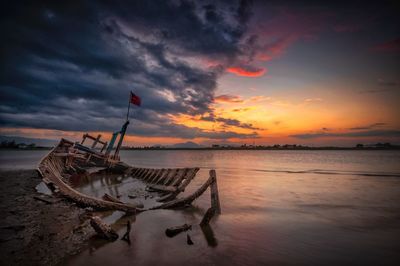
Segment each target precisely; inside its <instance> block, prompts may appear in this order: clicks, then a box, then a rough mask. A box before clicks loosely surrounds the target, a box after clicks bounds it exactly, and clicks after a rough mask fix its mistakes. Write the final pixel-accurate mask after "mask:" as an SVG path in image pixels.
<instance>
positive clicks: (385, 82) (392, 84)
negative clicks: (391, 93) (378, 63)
mask: <svg viewBox="0 0 400 266" xmlns="http://www.w3.org/2000/svg"><path fill="white" fill-rule="evenodd" d="M378 84H379V85H381V86H386V87H395V86H398V85H399V83H398V82H396V81H388V80H384V79H378Z"/></svg>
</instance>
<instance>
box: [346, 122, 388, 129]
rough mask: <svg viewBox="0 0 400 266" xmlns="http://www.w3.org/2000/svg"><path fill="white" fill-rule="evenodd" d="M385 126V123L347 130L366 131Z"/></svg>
mask: <svg viewBox="0 0 400 266" xmlns="http://www.w3.org/2000/svg"><path fill="white" fill-rule="evenodd" d="M382 126H386V123H374V124H370V125H366V126H359V127H352V128H349V129H350V130H366V129H373V128H377V127H382Z"/></svg>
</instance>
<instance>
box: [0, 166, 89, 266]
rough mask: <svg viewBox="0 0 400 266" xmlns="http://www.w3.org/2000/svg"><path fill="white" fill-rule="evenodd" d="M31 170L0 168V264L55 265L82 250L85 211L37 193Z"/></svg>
mask: <svg viewBox="0 0 400 266" xmlns="http://www.w3.org/2000/svg"><path fill="white" fill-rule="evenodd" d="M40 182H41V179H40V178H39V176H38V173H37V172H36V171H35V170H13V171H11V170H10V171H4V170H2V171H0V197H1V200H0V211H1V212H0V215H1V222H0V253H1V254H2V255H1V257H0V265H56V264H58V263H60V262H61V261H62V260H63V259H64V258H65V257H66V256H69V255H72V254H76V253H77V252H78V251H80V250H82V249H83V248H84V247H85V245H87V241H86V240H88V239H89V238H90V237H91V236H92V235H93V233H94V232H93V230H92V229H91V228H90V226H88V223H87V222H85V221H86V220H87V219H86V218H87V212H86V211H85V210H84V209H81V208H78V207H75V206H74V205H73V204H71V203H69V202H66V201H64V200H62V199H58V198H54V197H51V196H46V195H44V194H41V193H38V192H37V191H36V189H35V187H36V186H37V185H38V184H39V183H40Z"/></svg>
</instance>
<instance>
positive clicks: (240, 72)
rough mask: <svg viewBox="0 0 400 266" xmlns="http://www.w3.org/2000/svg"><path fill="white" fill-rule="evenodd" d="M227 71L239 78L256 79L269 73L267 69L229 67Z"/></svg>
mask: <svg viewBox="0 0 400 266" xmlns="http://www.w3.org/2000/svg"><path fill="white" fill-rule="evenodd" d="M226 71H227V72H229V73H232V74H235V75H237V76H242V77H252V78H256V77H261V76H263V75H264V74H265V73H266V72H267V69H265V68H253V67H229V68H227V69H226Z"/></svg>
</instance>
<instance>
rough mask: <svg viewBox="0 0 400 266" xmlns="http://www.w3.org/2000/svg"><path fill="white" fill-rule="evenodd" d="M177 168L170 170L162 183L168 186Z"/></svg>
mask: <svg viewBox="0 0 400 266" xmlns="http://www.w3.org/2000/svg"><path fill="white" fill-rule="evenodd" d="M178 170H179V169H172V171H171V172H170V173H169V175H168V176H167V178H166V179H165V181H164V182H163V185H165V186H168V185H169V184H170V183H171V181H172V180H173V179H174V177H175V175H176V173H177V172H178Z"/></svg>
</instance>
